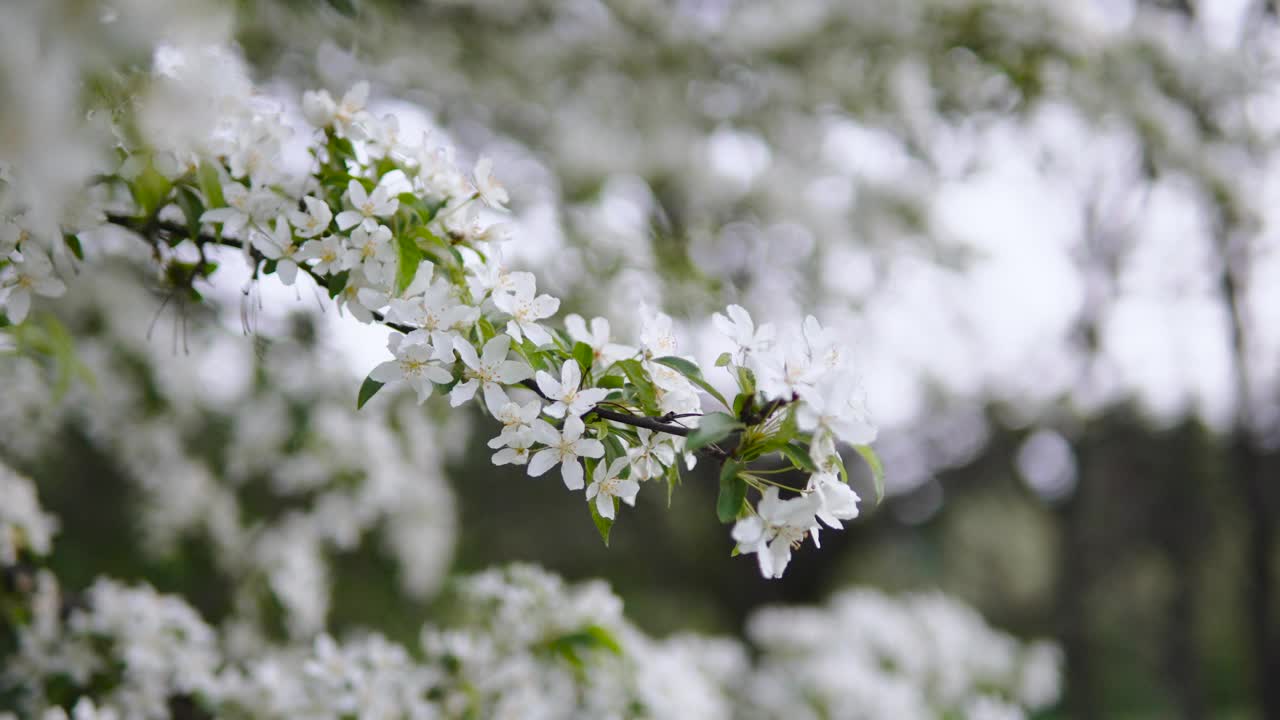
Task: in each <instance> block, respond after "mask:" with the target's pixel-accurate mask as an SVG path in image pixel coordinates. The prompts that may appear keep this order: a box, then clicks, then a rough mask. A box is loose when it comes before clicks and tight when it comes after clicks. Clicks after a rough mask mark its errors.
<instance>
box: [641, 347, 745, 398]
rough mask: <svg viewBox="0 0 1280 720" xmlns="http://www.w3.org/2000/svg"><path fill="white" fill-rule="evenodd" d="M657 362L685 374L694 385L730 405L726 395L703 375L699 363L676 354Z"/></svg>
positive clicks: (659, 359) (661, 358)
mask: <svg viewBox="0 0 1280 720" xmlns="http://www.w3.org/2000/svg"><path fill="white" fill-rule="evenodd" d="M655 362H660V363H662V364H663V365H666V366H667V367H669V368H671V369H673V370H675V371H676V372H678V373H680V374H681V375H684V376H685V377H686V378H689V381H690V382H692V383H693V384H694V385H697V386H698V387H700V388H702V389H703V390H706V391H707V393H708V394H709V395H711V397H713V398H715V399H717V400H719V401H720V404H721V405H723V406H725V407H729V401H728V400H725V399H724V395H721V394H720V391H719V390H716V389H715V387H714V386H712V385H711V383H709V382H707V380H706V378H704V377H702V370H701V369H699V368H698V366H697V365H694V364H693V363H691V362H689V361H688V360H685V359H684V358H678V357H674V356H668V357H660V358H658V359H657V360H656V361H655Z"/></svg>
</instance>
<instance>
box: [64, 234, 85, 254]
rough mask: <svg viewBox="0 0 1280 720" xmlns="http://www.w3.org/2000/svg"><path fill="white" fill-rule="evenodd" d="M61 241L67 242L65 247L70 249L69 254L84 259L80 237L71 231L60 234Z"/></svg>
mask: <svg viewBox="0 0 1280 720" xmlns="http://www.w3.org/2000/svg"><path fill="white" fill-rule="evenodd" d="M62 242H64V243H66V244H67V248H68V249H69V250H71V254H72V255H75V256H76V259H77V260H84V247H82V246H81V245H80V237H79V236H78V235H72V234H71V233H63V234H62Z"/></svg>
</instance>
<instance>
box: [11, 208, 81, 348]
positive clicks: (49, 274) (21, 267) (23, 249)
mask: <svg viewBox="0 0 1280 720" xmlns="http://www.w3.org/2000/svg"><path fill="white" fill-rule="evenodd" d="M66 291H67V286H66V285H65V284H64V283H63V282H62V280H60V279H58V277H57V275H56V274H55V273H54V269H53V261H52V260H50V257H49V250H48V249H47V248H46V247H45V246H44V245H42V244H41V243H40V242H39V241H37V240H35V239H32V236H31V234H30V233H29V232H28V231H27V230H26V229H25V228H23V227H22V226H21V225H20V224H19V222H18V219H15V218H6V217H3V216H0V312H3V313H4V315H5V317H7V318H8V320H9V322H10V323H12V324H14V325H17V324H19V323H21V322H22V321H24V320H26V319H27V313H29V312H30V311H31V300H32V298H33V297H34V296H37V295H39V296H43V297H61V296H62V294H63V293H65V292H66Z"/></svg>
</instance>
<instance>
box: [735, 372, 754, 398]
mask: <svg viewBox="0 0 1280 720" xmlns="http://www.w3.org/2000/svg"><path fill="white" fill-rule="evenodd" d="M738 387H739V388H741V389H742V394H743V395H746V396H747V397H753V396H755V394H756V375H755V373H753V372H751V371H750V370H748V369H747V368H744V367H740V368H738Z"/></svg>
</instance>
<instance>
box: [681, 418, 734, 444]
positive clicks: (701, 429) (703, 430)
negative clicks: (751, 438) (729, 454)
mask: <svg viewBox="0 0 1280 720" xmlns="http://www.w3.org/2000/svg"><path fill="white" fill-rule="evenodd" d="M742 427H743V425H742V423H740V422H738V421H737V420H736V419H734V417H733V416H731V415H726V414H724V413H709V414H707V415H703V416H702V420H701V421H699V423H698V427H697V428H696V429H694V431H693V432H691V433H689V437H687V438H685V441H684V449H685V452H696V451H698V450H700V449H702V448H704V447H706V446H707V445H710V444H712V443H717V442H720V441H721V440H723V439H725V438H727V437H729V433H731V432H733V431H734V430H738V429H741V428H742Z"/></svg>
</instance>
